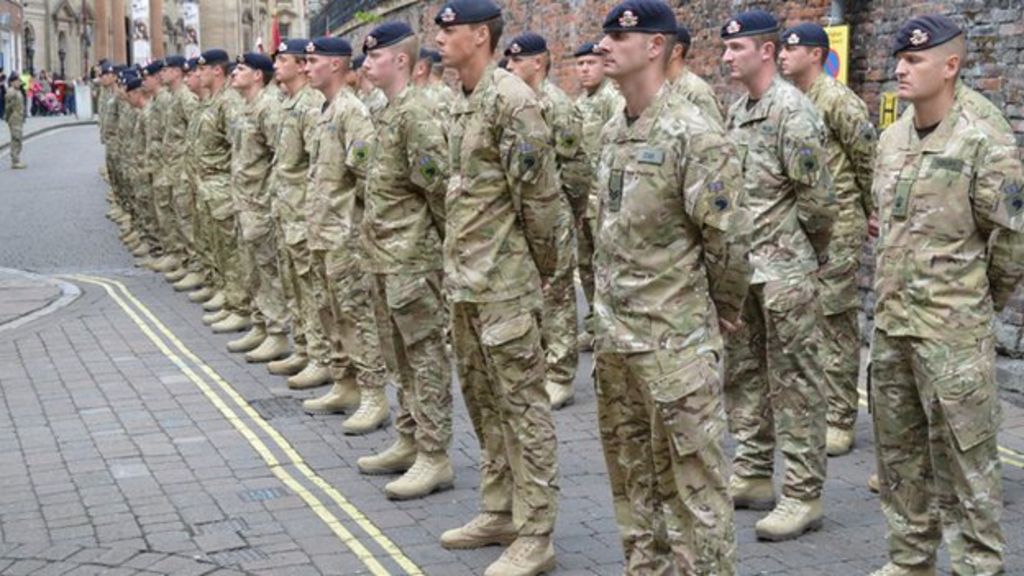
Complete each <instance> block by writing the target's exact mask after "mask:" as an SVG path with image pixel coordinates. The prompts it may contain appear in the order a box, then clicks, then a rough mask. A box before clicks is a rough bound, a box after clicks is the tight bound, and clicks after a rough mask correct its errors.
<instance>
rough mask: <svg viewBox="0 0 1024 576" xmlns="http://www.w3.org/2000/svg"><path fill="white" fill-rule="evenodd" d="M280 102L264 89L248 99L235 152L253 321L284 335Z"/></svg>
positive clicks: (243, 255)
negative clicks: (275, 209) (275, 201)
mask: <svg viewBox="0 0 1024 576" xmlns="http://www.w3.org/2000/svg"><path fill="white" fill-rule="evenodd" d="M280 107H281V103H280V101H279V100H278V99H277V95H276V94H275V93H274V92H272V91H269V90H266V89H263V90H261V91H260V92H259V94H258V95H257V96H256V97H255V98H254V99H253V101H252V102H246V103H244V104H243V105H242V109H241V113H240V114H239V118H238V133H237V134H236V135H235V145H234V150H233V152H232V161H233V162H234V164H235V166H234V170H233V172H234V190H235V211H236V212H237V214H238V225H239V235H240V238H241V248H242V250H241V258H242V270H243V273H244V279H245V282H244V285H245V288H246V291H247V292H248V294H249V297H250V298H251V299H252V302H253V304H254V305H253V307H252V312H253V313H252V320H253V323H254V324H257V325H263V326H264V327H265V328H266V332H267V334H284V333H285V332H287V324H288V311H287V306H286V304H285V301H284V288H282V286H281V276H280V274H279V273H278V268H277V265H278V263H277V257H278V256H277V255H278V246H277V244H278V241H277V234H276V230H275V228H276V227H275V226H274V220H273V218H272V216H271V214H270V204H271V202H270V183H269V180H270V168H271V161H272V160H273V156H274V145H275V138H276V137H277V131H278V127H277V123H278V117H279V114H280Z"/></svg>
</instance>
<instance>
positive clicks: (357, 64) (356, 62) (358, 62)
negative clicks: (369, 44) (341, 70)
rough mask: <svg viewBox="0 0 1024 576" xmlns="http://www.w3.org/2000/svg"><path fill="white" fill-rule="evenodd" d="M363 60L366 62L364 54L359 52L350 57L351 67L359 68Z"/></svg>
mask: <svg viewBox="0 0 1024 576" xmlns="http://www.w3.org/2000/svg"><path fill="white" fill-rule="evenodd" d="M363 62H366V56H364V55H362V54H360V55H359V56H356V57H355V58H353V59H352V69H353V70H359V69H360V68H362V67H363Z"/></svg>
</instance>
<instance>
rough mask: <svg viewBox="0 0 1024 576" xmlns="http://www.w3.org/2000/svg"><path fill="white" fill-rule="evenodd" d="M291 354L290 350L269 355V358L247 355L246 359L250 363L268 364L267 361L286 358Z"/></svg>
mask: <svg viewBox="0 0 1024 576" xmlns="http://www.w3.org/2000/svg"><path fill="white" fill-rule="evenodd" d="M257 348H258V346H257ZM255 349H256V348H253V350H255ZM289 354H291V352H290V351H289V352H282V353H280V354H278V355H277V356H273V357H269V358H252V357H250V356H248V355H246V357H245V361H246V362H248V363H249V364H266V363H267V362H276V361H277V360H280V359H282V358H285V357H286V356H288V355H289Z"/></svg>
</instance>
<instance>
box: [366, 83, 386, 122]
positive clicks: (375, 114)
mask: <svg viewBox="0 0 1024 576" xmlns="http://www.w3.org/2000/svg"><path fill="white" fill-rule="evenodd" d="M359 100H361V101H362V103H363V105H364V106H366V109H367V110H368V111H369V113H370V118H373V119H375V120H376V119H377V118H379V117H380V113H381V112H383V111H384V109H385V108H387V106H388V97H387V96H385V95H384V92H383V91H381V89H380V88H374V89H373V90H370V91H369V92H367V93H365V94H361V95H360V96H359Z"/></svg>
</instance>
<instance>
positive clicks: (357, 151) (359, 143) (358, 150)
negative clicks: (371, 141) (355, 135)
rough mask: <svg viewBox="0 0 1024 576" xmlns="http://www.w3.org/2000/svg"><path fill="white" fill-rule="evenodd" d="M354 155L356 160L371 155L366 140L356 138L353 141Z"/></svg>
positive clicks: (361, 159)
mask: <svg viewBox="0 0 1024 576" xmlns="http://www.w3.org/2000/svg"><path fill="white" fill-rule="evenodd" d="M352 155H353V157H354V158H355V159H356V160H358V161H360V162H362V161H363V160H366V157H367V156H368V155H369V146H367V144H366V141H364V140H356V141H355V142H353V143H352Z"/></svg>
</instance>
